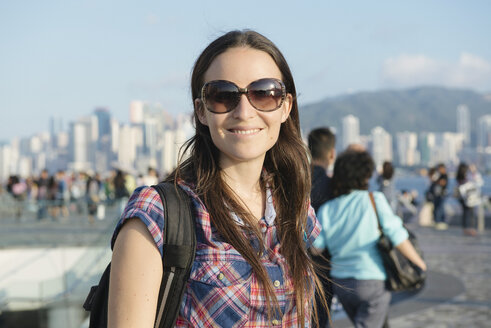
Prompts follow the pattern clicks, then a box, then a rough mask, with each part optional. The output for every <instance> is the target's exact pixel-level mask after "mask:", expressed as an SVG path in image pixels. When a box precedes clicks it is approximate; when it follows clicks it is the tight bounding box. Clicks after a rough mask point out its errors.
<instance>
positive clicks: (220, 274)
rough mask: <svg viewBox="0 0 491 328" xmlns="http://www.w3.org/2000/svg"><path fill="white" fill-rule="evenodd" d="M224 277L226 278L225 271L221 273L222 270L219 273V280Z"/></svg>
mask: <svg viewBox="0 0 491 328" xmlns="http://www.w3.org/2000/svg"><path fill="white" fill-rule="evenodd" d="M223 278H225V275H224V274H223V273H221V272H220V273H219V274H218V279H219V280H223Z"/></svg>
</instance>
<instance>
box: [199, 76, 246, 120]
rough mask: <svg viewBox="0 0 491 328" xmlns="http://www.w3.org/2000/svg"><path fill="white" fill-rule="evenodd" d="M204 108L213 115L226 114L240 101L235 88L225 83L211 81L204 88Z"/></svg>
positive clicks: (231, 84)
mask: <svg viewBox="0 0 491 328" xmlns="http://www.w3.org/2000/svg"><path fill="white" fill-rule="evenodd" d="M205 99H206V106H207V107H208V108H209V109H210V110H211V111H213V112H215V113H226V112H228V111H230V110H232V109H234V108H235V107H237V104H238V103H239V101H240V94H239V92H238V89H237V87H236V86H235V85H234V84H233V83H231V82H227V81H213V82H210V83H209V84H207V85H206V88H205Z"/></svg>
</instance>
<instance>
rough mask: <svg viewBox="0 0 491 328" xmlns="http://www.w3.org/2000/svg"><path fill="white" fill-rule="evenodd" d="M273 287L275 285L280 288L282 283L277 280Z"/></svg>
mask: <svg viewBox="0 0 491 328" xmlns="http://www.w3.org/2000/svg"><path fill="white" fill-rule="evenodd" d="M273 285H274V286H275V287H280V286H281V282H280V281H279V280H275V281H274V282H273Z"/></svg>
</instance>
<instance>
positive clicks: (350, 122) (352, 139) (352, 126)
mask: <svg viewBox="0 0 491 328" xmlns="http://www.w3.org/2000/svg"><path fill="white" fill-rule="evenodd" d="M342 126H343V149H346V147H348V146H349V145H351V144H356V143H359V142H360V120H359V119H358V117H355V116H353V115H348V116H345V117H343V119H342Z"/></svg>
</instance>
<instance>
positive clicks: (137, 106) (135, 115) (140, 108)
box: [130, 100, 145, 124]
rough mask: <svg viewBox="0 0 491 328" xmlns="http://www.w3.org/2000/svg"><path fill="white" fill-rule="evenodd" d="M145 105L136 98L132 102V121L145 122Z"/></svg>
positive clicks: (134, 122)
mask: <svg viewBox="0 0 491 328" xmlns="http://www.w3.org/2000/svg"><path fill="white" fill-rule="evenodd" d="M144 107H145V103H144V102H143V101H139V100H134V101H132V102H131V103H130V123H132V124H140V123H142V122H143V112H144Z"/></svg>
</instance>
